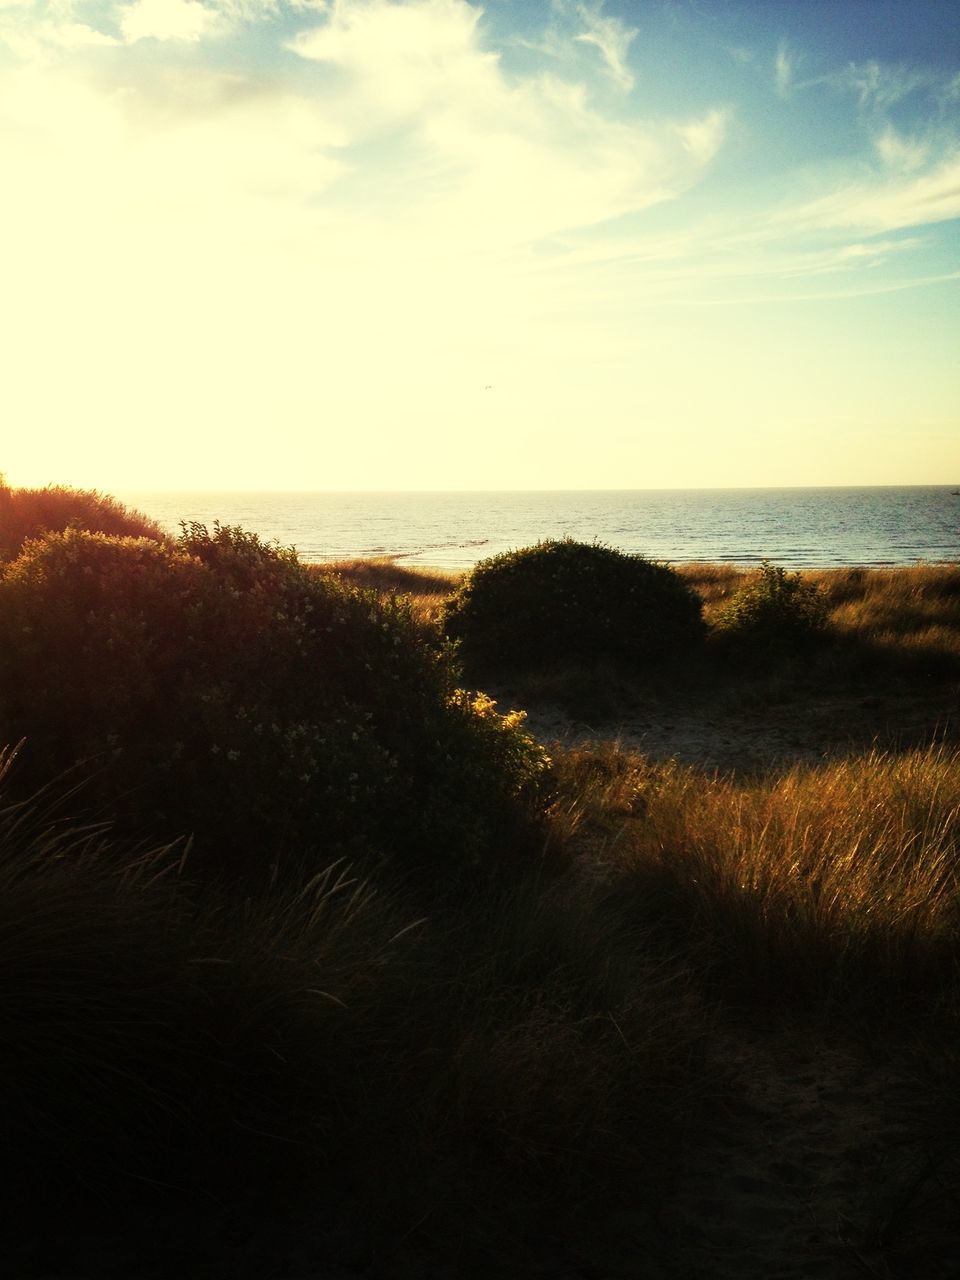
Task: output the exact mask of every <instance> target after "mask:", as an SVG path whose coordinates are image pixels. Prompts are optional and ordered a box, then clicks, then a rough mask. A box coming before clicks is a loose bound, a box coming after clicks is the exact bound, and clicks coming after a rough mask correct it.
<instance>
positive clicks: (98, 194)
mask: <svg viewBox="0 0 960 1280" xmlns="http://www.w3.org/2000/svg"><path fill="white" fill-rule="evenodd" d="M0 174H2V186H3V190H2V194H0V351H2V376H0V471H3V472H4V473H5V474H6V477H7V479H8V481H9V482H10V483H13V484H15V485H24V486H28V485H38V484H45V483H48V482H56V483H65V484H75V485H79V486H84V487H96V488H99V489H105V490H108V491H109V490H114V491H119V490H124V489H126V490H147V489H183V490H185V489H208V490H209V489H221V490H223V489H264V490H271V489H276V490H285V489H291V490H311V489H314V490H315V489H345V490H357V489H360V490H362V489H375V490H382V489H411V490H421V489H575V488H587V489H594V488H596V489H603V488H616V489H625V488H661V487H666V488H684V487H701V486H702V487H714V486H716V487H725V486H752V485H821V484H842V485H856V484H863V485H871V484H941V483H942V484H949V485H951V486H954V485H956V484H957V483H958V482H960V359H958V355H960V235H958V229H960V227H958V218H960V8H958V7H957V6H956V5H955V4H953V3H950V0H936V2H930V0H897V2H892V0H803V3H796V0H783V2H782V3H781V2H780V0H619V2H615V0H606V2H605V3H601V2H600V0H584V2H582V3H581V2H579V0H485V3H483V4H480V3H468V0H401V2H399V3H398V2H397V0H202V2H201V0H0Z"/></svg>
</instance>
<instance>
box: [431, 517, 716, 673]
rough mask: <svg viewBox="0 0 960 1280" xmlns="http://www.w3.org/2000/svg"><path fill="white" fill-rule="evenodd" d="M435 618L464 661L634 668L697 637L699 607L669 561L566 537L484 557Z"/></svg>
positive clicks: (494, 667)
mask: <svg viewBox="0 0 960 1280" xmlns="http://www.w3.org/2000/svg"><path fill="white" fill-rule="evenodd" d="M442 622H443V626H444V629H445V630H446V633H447V635H449V636H451V637H453V638H454V639H456V640H458V641H459V642H460V645H461V648H462V652H463V656H464V660H465V661H466V662H467V664H468V667H470V668H471V669H473V670H480V671H484V672H487V673H489V672H490V671H501V672H502V671H504V670H514V671H524V670H530V669H542V668H544V667H550V666H558V665H560V666H569V665H570V664H571V663H578V664H581V665H582V664H596V663H602V662H613V663H617V664H622V665H624V666H627V667H628V668H629V669H631V670H634V671H637V670H641V671H642V670H643V668H644V667H645V666H647V665H649V664H651V663H656V662H658V661H660V660H662V659H663V658H664V657H666V656H667V655H670V656H671V657H674V658H676V657H678V656H682V655H684V654H685V653H689V652H690V650H692V649H695V648H696V646H697V645H698V644H699V643H700V641H702V639H703V624H702V621H701V603H700V600H699V597H698V596H696V595H695V594H694V593H693V592H692V591H691V590H690V589H689V588H688V587H687V585H686V583H684V581H683V579H682V578H681V577H680V576H679V575H678V574H677V573H675V572H674V570H672V569H670V568H668V567H667V566H666V565H661V564H655V563H653V562H652V561H649V560H646V559H644V558H643V557H642V556H635V555H627V554H625V553H624V552H622V551H616V550H614V549H613V548H611V547H604V546H601V545H599V544H591V543H582V542H575V541H573V539H570V538H566V539H562V540H559V541H549V542H541V543H538V544H537V545H536V546H534V547H524V548H522V549H521V550H519V551H511V552H505V553H504V554H503V555H499V556H493V557H492V558H491V559H489V560H482V561H481V562H480V563H479V564H478V565H476V566H475V567H474V568H473V569H472V570H471V571H470V572H469V573H468V574H466V575H465V577H464V579H463V581H462V582H461V583H460V585H459V586H458V587H457V589H456V591H455V592H454V593H453V595H452V596H451V597H450V599H449V600H448V601H447V604H446V606H445V608H444V610H443V617H442Z"/></svg>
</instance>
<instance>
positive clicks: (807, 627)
mask: <svg viewBox="0 0 960 1280" xmlns="http://www.w3.org/2000/svg"><path fill="white" fill-rule="evenodd" d="M827 612H828V610H827V603H826V601H825V599H824V597H823V595H822V593H821V592H820V591H819V589H818V588H817V587H816V585H815V584H814V583H811V582H804V580H803V578H802V577H801V575H800V574H799V573H787V572H786V571H785V570H784V569H782V568H781V567H780V566H779V565H772V564H770V563H768V562H767V561H766V560H765V561H764V562H763V564H761V566H760V568H759V569H758V570H757V573H756V575H755V576H754V577H753V578H752V579H751V580H750V581H749V582H748V583H747V585H746V586H745V587H742V588H741V589H740V590H739V591H738V592H737V593H736V594H735V595H734V596H733V597H732V598H731V599H730V601H729V602H728V603H727V604H726V605H725V606H724V607H723V609H722V610H721V611H720V613H719V615H718V617H717V619H716V622H715V627H716V630H717V633H718V635H719V637H720V638H721V641H722V642H723V643H725V644H726V645H727V646H728V647H729V648H731V649H732V650H736V649H742V650H745V651H748V652H749V653H750V654H751V655H754V654H756V653H757V652H760V651H768V652H771V653H775V654H782V653H789V652H791V651H803V650H805V649H808V648H809V647H810V646H811V645H812V644H813V643H814V642H816V641H817V640H818V639H820V638H821V637H822V636H823V634H824V632H825V631H826V628H827Z"/></svg>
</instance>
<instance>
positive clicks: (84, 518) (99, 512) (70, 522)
mask: <svg viewBox="0 0 960 1280" xmlns="http://www.w3.org/2000/svg"><path fill="white" fill-rule="evenodd" d="M70 528H73V529H88V530H90V531H91V532H93V533H111V534H115V535H116V536H117V537H133V538H153V539H155V540H156V541H158V542H165V541H168V539H167V535H166V534H165V533H164V531H163V530H162V529H161V527H160V526H159V525H158V524H157V523H156V521H154V520H151V519H150V518H149V517H148V516H145V515H143V514H142V513H141V512H139V511H131V510H129V509H128V508H127V507H125V506H124V505H123V503H122V502H118V501H117V499H116V498H111V497H109V496H107V495H106V494H102V493H98V492H97V491H96V490H94V489H72V488H70V487H69V486H68V485H47V487H46V488H44V489H12V488H10V487H9V486H8V485H6V484H5V483H4V481H3V477H2V476H0V561H3V560H12V559H15V558H16V557H17V556H18V555H19V554H20V552H21V550H22V549H23V544H24V543H25V542H26V541H27V540H28V539H30V538H39V537H42V536H43V534H45V533H62V532H63V530H64V529H70Z"/></svg>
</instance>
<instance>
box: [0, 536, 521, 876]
mask: <svg viewBox="0 0 960 1280" xmlns="http://www.w3.org/2000/svg"><path fill="white" fill-rule="evenodd" d="M456 681H457V671H456V667H455V665H454V664H453V662H452V658H451V654H450V652H449V647H448V646H447V645H445V644H444V642H443V641H442V639H441V638H440V637H439V636H438V635H437V634H436V633H435V632H434V631H433V630H431V629H428V628H425V627H424V626H422V625H421V624H420V623H419V622H418V621H417V620H416V618H415V617H414V616H413V614H412V613H411V610H410V608H409V606H408V604H407V603H406V602H405V601H404V600H403V599H401V598H396V597H391V598H387V599H382V600H381V599H380V598H379V597H378V596H377V595H375V594H373V593H371V592H363V591H358V590H355V589H353V588H350V587H349V586H347V585H345V584H343V583H341V582H340V581H339V580H338V579H337V578H336V577H334V576H330V575H318V574H311V573H309V572H307V571H306V570H305V569H304V568H303V566H301V565H300V564H299V562H298V561H297V559H296V557H295V555H294V554H293V553H292V552H287V551H283V550H280V549H278V548H276V547H272V546H267V545H264V544H263V543H261V542H260V541H259V539H257V538H256V537H255V536H254V535H252V534H245V533H243V532H242V531H240V530H237V529H231V528H221V527H217V528H215V530H214V531H213V533H210V532H208V531H207V529H206V528H204V527H203V526H200V525H193V526H191V527H189V528H186V529H185V530H184V532H183V534H182V536H181V538H180V540H179V542H178V543H177V544H176V545H175V546H170V545H167V544H164V543H160V542H154V541H152V540H149V539H143V538H139V539H134V538H116V537H112V536H109V535H105V534H99V533H88V532H86V531H84V530H80V529H68V530H66V531H65V532H64V533H58V534H51V535H49V536H47V537H46V538H45V539H42V540H39V541H36V542H33V543H30V544H28V546H27V548H26V550H25V551H24V553H23V554H22V555H21V556H20V557H19V559H17V560H16V561H14V562H13V563H11V564H10V565H9V566H8V568H7V571H6V573H5V574H4V576H3V578H2V580H0V717H2V721H3V724H4V726H5V732H6V734H7V736H8V738H10V739H11V740H17V739H19V738H21V737H25V738H27V739H28V747H27V750H26V752H25V762H24V763H25V773H26V776H27V777H28V778H29V779H30V781H31V782H33V783H34V784H36V783H39V782H40V781H41V780H42V779H46V778H49V777H51V776H54V775H55V774H57V773H59V772H61V771H63V770H65V769H68V768H72V767H75V766H76V765H78V764H79V763H82V762H87V763H90V764H94V765H95V766H96V776H95V780H94V783H95V785H93V784H92V785H91V803H93V801H94V799H95V800H96V802H97V804H98V805H99V806H100V808H99V810H98V812H100V813H101V814H104V815H106V816H108V817H110V818H119V819H120V820H121V821H122V823H123V825H124V827H125V829H128V830H131V831H134V832H137V833H140V832H147V833H150V834H151V835H152V836H153V838H155V839H156V838H161V839H173V838H176V837H177V836H180V835H182V834H192V835H193V836H194V837H195V839H196V848H195V857H196V858H197V859H198V860H199V862H200V864H201V865H203V864H204V863H206V862H209V861H214V862H216V864H217V865H220V866H224V867H226V868H228V869H230V870H231V871H232V872H233V873H239V871H240V869H241V868H242V869H243V870H244V871H245V872H249V871H253V870H256V869H257V867H258V866H259V867H260V868H261V869H262V870H263V871H264V872H269V868H270V866H271V864H272V861H273V860H274V859H275V858H276V857H277V856H279V855H280V852H281V851H283V853H284V856H290V857H310V858H312V857H314V856H315V855H314V854H313V853H312V852H311V851H312V850H313V849H317V850H319V851H321V852H320V853H319V856H320V857H321V858H322V859H323V860H329V859H330V858H333V857H336V856H339V855H343V854H349V855H350V856H352V857H362V858H364V859H370V858H371V857H372V858H377V859H392V858H398V859H399V860H400V867H401V868H407V867H411V866H415V865H421V864H424V865H432V864H433V863H434V862H436V861H439V863H440V865H442V866H444V870H445V874H447V875H455V874H456V872H457V867H458V865H459V867H460V869H463V868H464V867H465V866H468V865H470V864H477V863H479V862H481V861H482V860H483V859H484V857H493V856H495V855H497V856H500V855H501V853H502V846H503V845H509V842H510V840H511V839H512V838H515V837H516V835H517V831H518V828H519V826H520V825H521V824H522V821H523V815H522V806H521V805H520V804H519V798H520V796H521V794H522V793H523V792H524V790H525V789H528V788H529V787H530V786H532V785H533V784H534V783H535V782H536V778H537V775H538V773H539V772H540V771H541V770H542V765H543V753H542V751H541V749H540V748H538V747H537V746H536V745H535V744H534V743H533V742H532V740H531V739H530V738H529V737H527V736H526V735H525V734H524V733H523V730H522V725H521V719H522V718H521V717H519V716H507V717H502V716H499V715H497V714H496V712H495V710H494V708H493V705H492V703H491V702H490V701H489V699H485V698H483V697H478V696H472V695H470V694H468V693H467V692H465V691H463V690H460V689H458V688H457V683H456Z"/></svg>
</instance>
